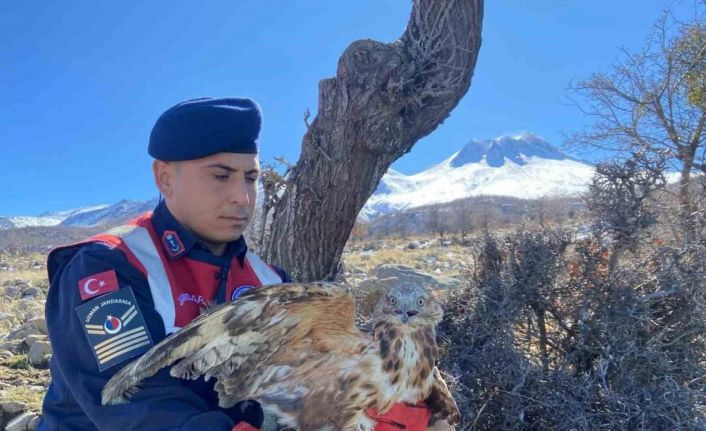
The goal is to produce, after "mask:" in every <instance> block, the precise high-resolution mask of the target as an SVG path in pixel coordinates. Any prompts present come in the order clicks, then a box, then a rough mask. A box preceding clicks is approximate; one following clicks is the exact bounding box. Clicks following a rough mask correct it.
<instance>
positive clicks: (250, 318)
mask: <svg viewBox="0 0 706 431" xmlns="http://www.w3.org/2000/svg"><path fill="white" fill-rule="evenodd" d="M332 308H333V310H332ZM332 311H333V312H332ZM354 318H355V302H354V299H353V297H352V296H351V295H350V294H349V293H348V292H347V291H346V290H345V289H343V288H341V287H339V286H336V285H333V284H327V283H287V284H278V285H272V286H266V287H263V288H260V289H253V290H251V291H248V292H246V293H245V294H244V295H243V296H241V297H240V298H239V299H238V300H237V301H235V302H230V303H227V304H224V305H221V306H219V307H215V308H213V309H211V310H208V311H207V312H206V313H205V314H203V315H201V316H199V317H198V318H196V319H194V320H193V321H192V322H191V323H189V324H188V325H187V326H185V327H184V328H182V329H181V330H179V331H177V332H175V333H174V334H171V335H170V336H168V337H167V338H165V339H164V340H162V342H160V343H159V344H157V345H156V346H154V347H153V348H152V349H150V350H149V351H148V352H147V353H145V354H144V355H143V356H141V357H140V358H139V359H138V360H136V361H135V362H133V363H131V364H130V365H128V366H126V367H124V368H123V369H122V370H121V371H120V372H118V373H117V374H116V375H115V376H113V378H112V379H111V380H110V381H109V382H108V383H107V384H106V386H105V388H104V389H103V392H102V401H103V404H119V403H124V402H127V398H128V397H129V396H130V395H131V394H132V393H134V392H135V391H136V390H137V386H138V385H139V384H140V382H141V381H143V380H144V379H146V378H148V377H150V376H152V375H154V374H155V373H156V372H157V371H159V370H160V369H161V368H164V367H167V366H169V365H172V364H174V363H175V362H176V361H178V360H180V359H181V362H179V363H177V364H176V365H175V366H174V367H172V369H171V374H172V375H173V376H177V377H182V378H191V379H194V378H197V377H199V376H201V375H206V376H207V377H210V376H213V377H216V378H217V379H219V382H218V384H217V385H216V388H217V390H218V391H219V395H220V396H221V398H222V402H223V399H226V398H227V399H235V398H234V397H237V396H238V395H239V394H238V392H242V391H244V390H246V389H247V388H246V387H245V384H252V383H253V382H252V379H253V378H255V377H254V376H260V375H263V374H267V375H270V374H272V373H266V372H265V371H266V370H265V368H266V367H268V366H270V365H271V364H272V363H273V361H274V362H277V361H276V360H275V359H276V358H275V356H277V355H278V354H279V355H280V356H284V357H286V359H287V360H294V361H296V360H297V357H298V356H299V357H301V360H302V361H303V360H304V359H305V356H306V355H302V354H301V353H302V351H303V350H304V351H306V350H307V349H313V350H315V351H319V352H326V351H328V350H329V348H330V347H331V346H332V345H333V344H337V345H338V347H339V348H340V347H341V346H350V347H351V348H353V347H354V346H355V344H356V342H358V341H359V339H360V333H359V332H358V331H357V329H356V328H355V324H354ZM235 372H237V373H239V375H241V376H248V377H249V379H245V381H242V384H233V382H232V381H231V382H226V380H228V379H227V377H229V376H230V375H231V374H233V373H235ZM272 378H273V379H275V380H276V373H275V374H272ZM231 380H236V381H240V380H241V379H231Z"/></svg>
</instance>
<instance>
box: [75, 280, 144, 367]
mask: <svg viewBox="0 0 706 431" xmlns="http://www.w3.org/2000/svg"><path fill="white" fill-rule="evenodd" d="M76 312H77V313H78V318H79V320H81V326H83V331H84V332H85V334H86V338H87V339H88V344H89V345H90V346H91V351H92V352H93V356H94V357H95V359H96V362H97V363H98V369H99V370H100V371H105V370H107V369H108V368H110V367H112V366H113V365H115V364H119V363H121V362H123V361H125V360H126V359H130V358H133V357H135V356H138V355H140V354H142V353H144V352H146V351H147V350H149V348H150V347H152V346H153V345H154V343H153V341H152V337H151V336H150V334H149V332H147V328H146V326H145V319H144V318H143V317H142V312H141V311H140V307H139V306H138V305H137V300H136V299H135V295H134V294H133V293H132V289H131V288H130V287H125V288H122V289H119V290H116V291H114V292H111V293H109V294H107V295H103V296H101V297H100V298H95V299H93V300H91V301H89V302H86V303H85V304H82V305H80V306H78V307H76Z"/></svg>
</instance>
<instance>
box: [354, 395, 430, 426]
mask: <svg viewBox="0 0 706 431" xmlns="http://www.w3.org/2000/svg"><path fill="white" fill-rule="evenodd" d="M366 413H367V414H368V416H370V417H371V418H373V419H375V420H376V421H377V425H376V426H375V431H400V430H405V431H426V429H427V426H428V425H429V419H430V418H431V410H429V409H428V408H427V405H426V404H425V403H424V401H421V402H419V403H417V405H410V404H405V403H397V404H395V405H393V406H392V407H391V408H390V410H389V411H388V412H387V413H385V414H384V415H380V414H378V412H377V410H375V409H368V410H367V411H366Z"/></svg>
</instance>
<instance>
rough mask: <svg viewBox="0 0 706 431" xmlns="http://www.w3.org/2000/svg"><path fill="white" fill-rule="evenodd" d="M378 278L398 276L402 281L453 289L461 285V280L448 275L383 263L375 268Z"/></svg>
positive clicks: (435, 287)
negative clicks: (442, 275) (437, 274)
mask: <svg viewBox="0 0 706 431" xmlns="http://www.w3.org/2000/svg"><path fill="white" fill-rule="evenodd" d="M372 275H373V276H375V277H376V278H378V279H381V280H382V279H386V278H396V279H398V280H399V281H400V282H402V283H412V284H419V285H422V286H426V287H428V288H430V289H453V288H456V287H459V286H460V285H461V283H460V282H459V280H456V279H453V278H448V277H435V276H433V275H430V274H427V273H425V272H422V271H419V270H417V269H415V268H412V267H409V266H405V265H393V264H383V265H379V266H378V267H377V268H375V269H374V270H373V274H372Z"/></svg>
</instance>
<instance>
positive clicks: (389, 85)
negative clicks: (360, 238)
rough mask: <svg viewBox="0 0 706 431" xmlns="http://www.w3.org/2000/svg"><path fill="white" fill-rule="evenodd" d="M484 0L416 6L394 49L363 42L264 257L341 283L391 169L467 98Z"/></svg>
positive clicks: (325, 87) (298, 274) (325, 104)
mask: <svg viewBox="0 0 706 431" xmlns="http://www.w3.org/2000/svg"><path fill="white" fill-rule="evenodd" d="M482 17H483V1H482V0H414V1H413V5H412V13H411V16H410V19H409V23H408V24H407V28H406V29H405V31H404V33H403V34H402V36H401V37H400V38H399V39H398V40H397V41H395V42H393V43H381V42H377V41H374V40H359V41H355V42H353V43H351V44H350V46H348V48H346V50H345V51H344V52H343V54H342V55H341V58H340V59H339V62H338V69H337V71H336V77H335V78H329V79H324V80H322V81H321V82H320V83H319V102H318V103H319V108H318V114H317V116H316V118H315V119H314V120H313V122H312V123H311V125H310V126H309V128H308V130H307V132H306V133H305V135H304V138H303V142H302V149H301V156H300V158H299V161H298V162H297V164H296V165H295V166H294V167H293V169H292V170H291V172H290V174H289V175H288V178H287V184H286V187H287V189H286V192H285V193H284V195H283V196H282V198H281V199H280V200H279V202H278V204H277V206H276V207H275V209H274V213H273V219H272V220H273V221H272V226H271V231H270V235H269V237H268V238H267V240H266V241H265V244H264V247H263V250H262V252H263V253H262V254H263V255H264V256H265V257H266V258H267V259H268V260H269V261H271V262H275V263H277V264H279V265H281V266H283V267H284V268H287V269H288V270H289V271H291V273H292V275H293V276H294V278H296V279H298V280H301V281H305V280H321V279H331V278H333V277H335V275H336V273H337V271H338V267H339V261H340V258H341V253H342V251H343V247H344V246H345V243H346V241H347V239H348V236H349V235H350V232H351V229H352V228H353V225H354V223H355V219H356V217H357V215H358V212H359V211H360V210H361V208H362V207H363V205H364V204H365V202H366V201H367V200H368V198H369V197H370V196H371V195H372V193H373V192H374V190H375V188H376V186H377V184H378V182H379V181H380V179H381V178H382V176H383V174H384V173H385V172H386V171H387V169H388V168H389V167H390V165H391V164H392V163H393V162H394V161H395V160H397V159H398V158H399V157H400V156H402V155H403V154H405V153H407V152H409V151H410V150H411V148H412V146H413V145H414V144H415V143H416V142H417V141H418V140H419V139H420V138H422V137H424V136H426V135H428V134H429V133H431V132H432V131H433V130H434V129H435V128H436V127H437V126H438V125H439V124H440V123H441V122H442V121H443V120H444V119H445V118H446V117H447V116H448V115H449V113H450V112H451V110H452V109H453V108H454V107H455V106H456V105H457V104H458V102H459V100H460V99H461V97H463V95H464V94H466V91H468V88H469V86H470V83H471V77H472V75H473V69H474V68H475V64H476V59H477V57H478V51H479V49H480V43H481V37H480V33H481V22H482Z"/></svg>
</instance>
